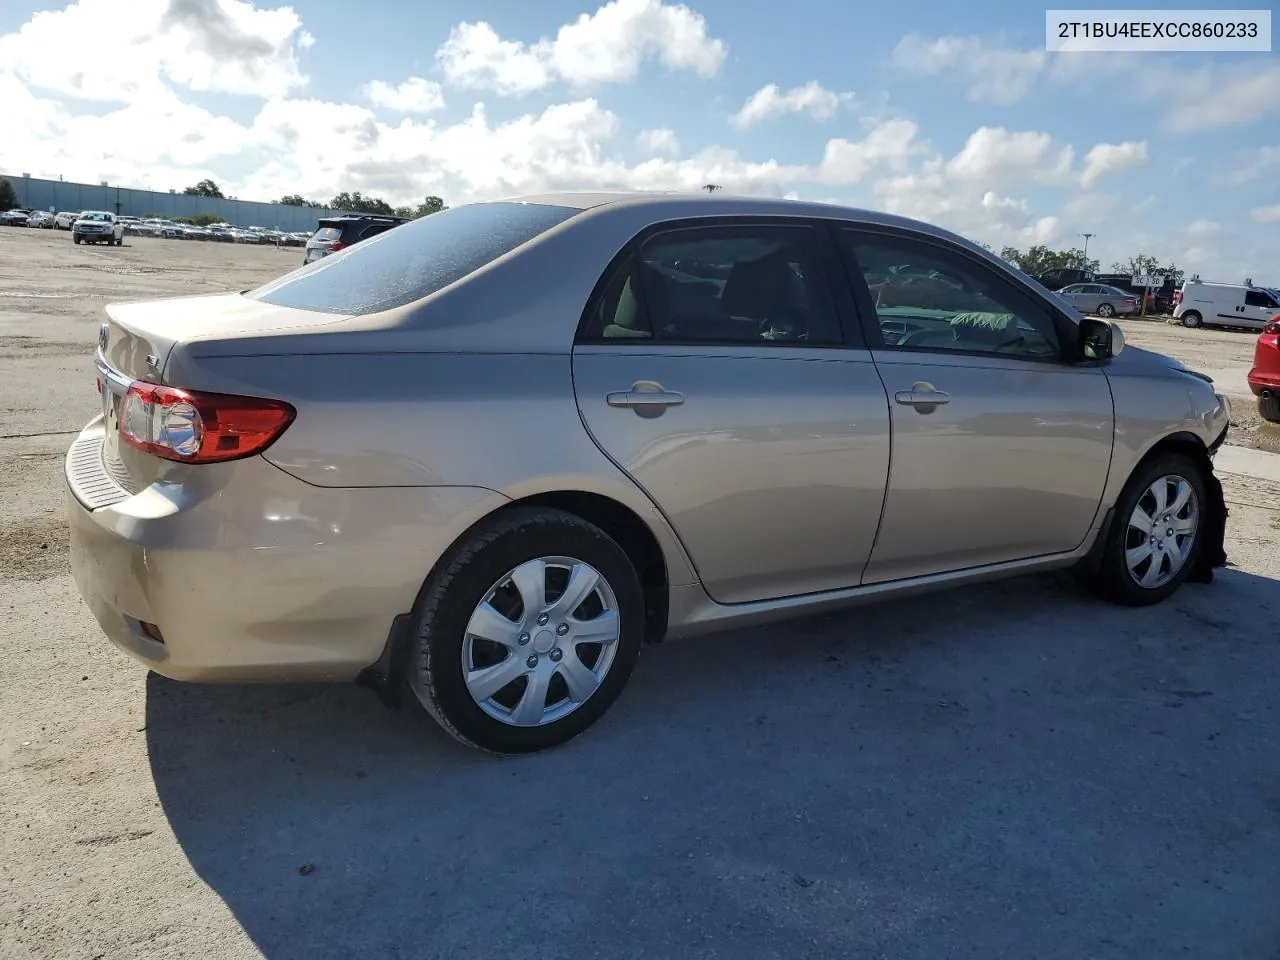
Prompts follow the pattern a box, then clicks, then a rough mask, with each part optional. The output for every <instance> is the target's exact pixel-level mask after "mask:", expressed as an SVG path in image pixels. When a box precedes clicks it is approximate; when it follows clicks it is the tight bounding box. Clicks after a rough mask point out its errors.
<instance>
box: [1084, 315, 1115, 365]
mask: <svg viewBox="0 0 1280 960" xmlns="http://www.w3.org/2000/svg"><path fill="white" fill-rule="evenodd" d="M1123 349H1124V330H1122V329H1121V328H1120V325H1119V324H1118V323H1115V322H1114V321H1111V320H1099V319H1097V318H1095V317H1085V318H1084V319H1083V320H1081V321H1080V353H1081V355H1082V356H1083V357H1084V358H1085V359H1086V360H1110V359H1111V358H1113V357H1118V356H1119V355H1120V351H1122V350H1123Z"/></svg>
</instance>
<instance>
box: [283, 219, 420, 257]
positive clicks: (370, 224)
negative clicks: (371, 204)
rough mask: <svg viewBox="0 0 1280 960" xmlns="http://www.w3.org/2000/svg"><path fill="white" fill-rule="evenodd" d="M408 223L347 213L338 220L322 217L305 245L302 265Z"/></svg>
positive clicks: (404, 220)
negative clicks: (305, 249)
mask: <svg viewBox="0 0 1280 960" xmlns="http://www.w3.org/2000/svg"><path fill="white" fill-rule="evenodd" d="M408 222H409V221H408V220H406V219H404V218H403V217H386V216H383V215H381V214H374V213H350V214H344V215H342V216H340V217H324V218H322V219H321V220H319V221H318V222H317V224H316V232H315V233H313V234H312V235H311V239H310V240H308V241H307V252H306V254H305V255H304V256H303V258H302V262H303V263H310V262H311V261H312V260H319V259H320V258H321V257H327V256H328V255H329V254H331V253H337V252H338V251H339V250H343V249H345V248H347V247H349V246H351V245H352V244H353V243H359V242H360V241H361V240H368V239H369V238H370V237H376V236H377V235H378V234H380V233H383V232H385V231H387V230H390V229H391V228H392V227H398V226H400V224H402V223H408Z"/></svg>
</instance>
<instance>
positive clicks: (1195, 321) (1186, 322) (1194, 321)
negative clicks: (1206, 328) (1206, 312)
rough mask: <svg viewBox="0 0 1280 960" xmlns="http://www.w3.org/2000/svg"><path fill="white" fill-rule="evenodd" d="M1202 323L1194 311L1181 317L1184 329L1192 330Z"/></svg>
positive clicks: (1202, 320) (1189, 311)
mask: <svg viewBox="0 0 1280 960" xmlns="http://www.w3.org/2000/svg"><path fill="white" fill-rule="evenodd" d="M1203 322H1204V319H1203V318H1202V317H1201V316H1200V314H1198V313H1197V312H1196V311H1194V310H1188V311H1187V312H1186V313H1184V314H1183V315H1182V325H1183V326H1184V327H1191V328H1193V329H1194V328H1195V327H1198V326H1200V324H1202V323H1203Z"/></svg>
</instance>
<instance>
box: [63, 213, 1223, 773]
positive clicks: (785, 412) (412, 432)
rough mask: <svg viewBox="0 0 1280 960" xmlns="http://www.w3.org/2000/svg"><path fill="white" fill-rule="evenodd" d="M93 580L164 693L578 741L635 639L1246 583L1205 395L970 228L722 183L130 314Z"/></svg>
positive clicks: (91, 486)
mask: <svg viewBox="0 0 1280 960" xmlns="http://www.w3.org/2000/svg"><path fill="white" fill-rule="evenodd" d="M107 317H108V319H107V322H106V323H104V324H103V326H102V329H101V332H100V334H99V342H98V353H97V361H96V362H97V372H98V381H99V384H100V393H101V404H102V412H101V415H100V416H98V417H97V418H95V419H94V420H93V421H92V422H91V423H90V424H89V425H88V426H87V427H86V428H85V429H84V431H83V432H82V433H81V434H80V435H79V436H78V437H77V438H76V439H75V441H74V442H73V443H72V445H71V449H70V451H69V453H68V455H67V459H66V477H67V481H68V485H69V488H70V492H71V496H70V498H69V510H70V519H71V538H72V546H71V554H72V568H73V571H74V573H75V578H76V582H77V584H78V586H79V589H80V592H81V594H82V595H83V597H84V598H85V600H86V602H87V604H88V606H89V607H90V608H91V609H92V611H93V613H94V614H95V615H96V617H97V619H98V621H99V622H100V624H101V625H102V628H103V630H104V631H105V633H106V634H107V635H108V636H109V637H110V639H111V640H112V641H113V642H114V643H116V644H117V645H118V646H119V647H121V648H122V649H123V650H125V651H126V652H128V653H130V654H132V655H133V656H134V657H136V658H137V659H138V660H140V661H141V662H142V663H144V664H145V665H147V666H148V667H150V668H151V669H153V670H155V671H156V672H158V673H160V674H163V675H165V676H168V677H171V678H175V679H179V680H192V681H216V682H240V681H314V680H328V681H351V680H355V679H363V680H365V681H368V682H370V683H371V684H373V685H374V686H376V687H378V688H379V689H381V690H382V691H383V692H384V693H385V694H386V695H387V696H388V697H391V698H394V697H395V696H396V695H397V694H398V693H399V691H400V690H401V689H402V688H407V689H408V690H409V691H412V693H411V696H413V697H416V699H417V700H418V701H420V702H421V704H422V706H423V707H425V708H426V710H427V711H429V712H430V714H431V715H432V716H433V717H434V718H435V719H436V720H437V721H439V723H440V724H441V725H442V726H443V727H444V728H445V729H446V730H447V731H449V732H450V733H451V734H452V735H454V736H455V737H457V738H458V739H460V740H462V741H463V742H465V743H468V744H472V745H475V746H479V747H481V748H484V749H487V750H491V751H495V752H500V753H520V752H527V751H533V750H538V749H542V748H545V747H550V746H553V745H556V744H559V743H562V742H564V741H566V740H568V739H570V738H571V737H573V736H575V735H576V734H578V733H580V732H582V731H583V730H585V729H586V728H587V727H589V726H590V725H591V724H592V723H594V722H595V721H596V720H597V719H598V718H599V717H600V716H601V715H602V714H603V713H604V712H605V710H606V709H608V707H609V706H610V705H611V704H612V703H613V702H614V700H615V699H616V698H617V697H618V695H619V694H620V693H621V691H622V689H623V687H624V685H625V684H626V682H627V679H628V677H629V676H630V674H631V672H632V668H633V667H634V666H635V663H636V659H637V657H638V656H639V654H640V650H641V646H642V644H643V643H645V642H646V641H657V640H660V639H662V638H664V637H665V638H675V637H684V636H689V635H693V634H697V633H701V632H706V631H710V630H715V629H724V628H730V627H737V626H743V625H749V624H757V623H762V622H765V621H770V620H778V619H782V618H787V617H794V616H798V615H802V614H810V613H814V612H818V611H825V610H830V609H834V608H837V607H843V606H848V605H851V604H857V603H862V602H868V601H873V600H879V599H883V598H888V597H895V596H902V595H907V594H912V593H916V592H919V591H925V590H935V589H939V588H945V587H957V586H962V585H964V584H968V583H973V582H977V581H980V580H987V579H991V578H996V577H1008V576H1015V575H1020V574H1025V573H1029V572H1032V571H1042V570H1053V569H1063V568H1071V569H1074V570H1075V571H1076V572H1077V573H1078V575H1079V577H1080V579H1081V581H1082V582H1083V583H1085V584H1086V585H1088V586H1090V587H1091V588H1093V589H1094V590H1096V591H1097V592H1098V593H1099V594H1100V595H1101V596H1103V597H1105V598H1107V599H1109V600H1111V601H1114V602H1118V603H1123V604H1129V605H1134V606H1141V605H1144V604H1150V603H1155V602H1157V601H1160V600H1163V599H1164V598H1166V597H1168V596H1169V595H1170V594H1171V593H1173V592H1174V591H1175V590H1177V589H1178V587H1179V586H1180V585H1181V584H1182V583H1183V582H1184V581H1186V580H1188V579H1190V580H1193V581H1196V582H1207V581H1208V580H1210V579H1211V578H1212V571H1213V568H1214V567H1217V566H1220V565H1221V564H1223V563H1224V562H1225V556H1224V554H1223V546H1222V544H1223V525H1224V517H1225V509H1224V505H1223V498H1222V491H1221V487H1220V485H1219V484H1218V482H1217V481H1216V479H1215V477H1214V473H1213V467H1212V460H1211V455H1212V454H1213V452H1214V451H1215V450H1216V449H1217V447H1218V445H1219V444H1221V443H1222V442H1223V440H1224V438H1225V436H1226V431H1227V426H1228V422H1229V410H1228V408H1227V404H1226V401H1225V399H1223V398H1222V397H1220V396H1218V395H1217V394H1215V392H1214V390H1213V387H1212V386H1211V385H1210V382H1209V381H1208V380H1207V378H1204V377H1202V376H1200V375H1198V374H1195V373H1193V372H1191V371H1189V370H1187V369H1186V368H1184V367H1182V366H1181V365H1180V364H1178V363H1177V362H1176V361H1174V360H1171V359H1169V358H1167V357H1164V356H1160V355H1158V354H1154V353H1148V352H1145V351H1142V350H1138V349H1136V348H1128V349H1123V348H1124V339H1123V334H1122V333H1121V331H1120V329H1119V328H1118V327H1117V326H1115V325H1114V324H1112V323H1110V322H1107V321H1102V320H1097V319H1088V318H1084V319H1082V318H1081V317H1080V316H1079V315H1077V314H1075V313H1074V312H1073V311H1068V310H1065V309H1063V304H1062V303H1061V302H1060V301H1059V300H1057V299H1056V298H1054V297H1053V296H1052V295H1051V294H1049V293H1048V292H1047V291H1045V290H1043V289H1042V288H1040V287H1039V286H1038V285H1037V284H1036V283H1034V281H1032V280H1030V279H1029V278H1027V277H1025V276H1022V275H1020V274H1018V273H1017V272H1015V271H1013V270H1012V269H1010V268H1009V267H1008V265H1006V264H1005V263H1004V262H1003V261H1001V260H1000V259H998V258H996V257H994V256H992V255H990V254H988V253H987V252H986V251H985V250H983V249H982V248H981V247H978V246H976V245H975V244H973V243H970V242H968V241H966V240H964V239H961V238H960V237H957V236H955V235H954V234H951V233H948V232H946V231H943V230H940V229H937V228H935V227H932V226H929V225H927V224H924V223H919V222H916V221H911V220H906V219H902V218H898V217H891V216H886V215H883V214H878V213H870V212H866V211H862V210H854V209H844V208H840V207H835V206H829V205H821V204H806V203H799V202H788V201H778V200H763V199H738V198H732V197H722V196H715V195H710V196H682V195H617V194H574V195H551V196H538V197H529V198H525V199H521V200H514V201H504V202H494V203H475V204H469V205H464V206H460V207H455V208H452V209H448V210H445V211H442V212H440V213H436V214H434V215H432V216H430V217H423V218H421V219H419V220H415V221H413V222H412V223H408V224H405V225H403V226H400V227H397V228H396V229H394V230H388V231H386V232H384V233H382V234H380V235H378V236H376V237H373V238H371V239H368V240H365V241H363V242H361V243H358V244H355V245H353V246H352V247H350V248H349V249H347V250H344V251H342V252H340V253H336V254H333V255H331V256H327V257H325V258H323V259H321V260H318V261H316V262H315V263H312V264H310V265H308V266H304V267H302V268H300V269H298V270H296V271H294V272H292V273H289V274H287V275H285V276H283V277H281V278H280V279H278V280H275V281H272V282H270V283H268V284H266V285H264V286H262V287H259V288H257V289H254V290H249V291H245V292H243V293H226V294H219V295H212V296H202V297H192V298H183V299H176V300H165V301H158V302H143V303H132V304H123V305H120V304H116V305H111V306H108V307H107Z"/></svg>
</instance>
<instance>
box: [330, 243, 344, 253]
mask: <svg viewBox="0 0 1280 960" xmlns="http://www.w3.org/2000/svg"><path fill="white" fill-rule="evenodd" d="M345 249H347V245H346V244H345V243H343V242H342V241H341V240H335V241H333V243H331V244H329V252H330V253H337V252H338V251H339V250H345Z"/></svg>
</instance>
